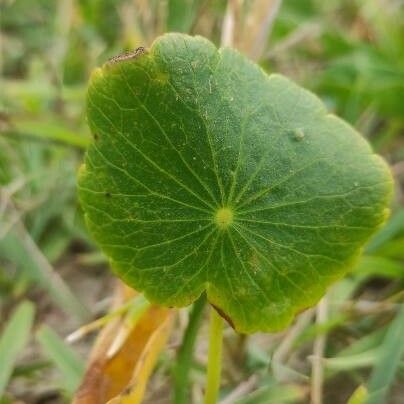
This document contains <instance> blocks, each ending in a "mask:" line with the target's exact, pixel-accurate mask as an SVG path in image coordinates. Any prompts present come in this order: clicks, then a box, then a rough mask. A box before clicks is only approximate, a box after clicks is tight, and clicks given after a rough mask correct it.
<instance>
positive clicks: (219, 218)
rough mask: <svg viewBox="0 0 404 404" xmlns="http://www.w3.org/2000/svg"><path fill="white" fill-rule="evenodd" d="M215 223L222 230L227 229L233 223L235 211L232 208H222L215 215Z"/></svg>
mask: <svg viewBox="0 0 404 404" xmlns="http://www.w3.org/2000/svg"><path fill="white" fill-rule="evenodd" d="M215 222H216V224H217V226H218V227H219V228H220V229H223V230H224V229H226V228H227V227H229V226H230V225H231V224H232V223H233V211H232V210H231V209H230V208H220V209H218V210H217V212H216V215H215Z"/></svg>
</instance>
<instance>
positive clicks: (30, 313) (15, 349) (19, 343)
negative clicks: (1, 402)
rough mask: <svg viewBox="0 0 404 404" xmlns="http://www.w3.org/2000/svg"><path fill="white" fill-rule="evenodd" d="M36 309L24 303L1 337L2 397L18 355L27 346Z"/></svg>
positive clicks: (18, 308) (0, 369) (16, 310)
mask: <svg viewBox="0 0 404 404" xmlns="http://www.w3.org/2000/svg"><path fill="white" fill-rule="evenodd" d="M34 314H35V309H34V305H33V304H32V303H31V302H28V301H26V302H22V303H20V305H19V306H18V307H17V308H16V309H15V311H14V313H13V315H12V316H11V318H10V320H9V321H8V323H7V324H6V326H5V328H4V331H3V333H2V334H1V337H0V397H2V396H3V393H4V390H5V388H6V386H7V383H8V381H9V379H10V376H11V374H12V372H13V368H14V364H15V362H16V360H17V357H18V354H19V353H20V352H21V351H22V350H23V348H24V346H25V345H26V344H27V342H28V339H29V335H30V331H31V328H32V323H33V321H34Z"/></svg>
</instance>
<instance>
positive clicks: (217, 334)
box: [205, 307, 223, 404]
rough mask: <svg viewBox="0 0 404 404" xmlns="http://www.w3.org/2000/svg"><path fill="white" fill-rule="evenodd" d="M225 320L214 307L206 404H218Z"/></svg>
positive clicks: (210, 332)
mask: <svg viewBox="0 0 404 404" xmlns="http://www.w3.org/2000/svg"><path fill="white" fill-rule="evenodd" d="M222 343H223V319H222V317H221V316H220V315H219V314H218V313H217V311H216V310H215V309H214V308H213V307H212V309H211V312H210V329H209V354H208V377H207V383H206V393H205V404H216V403H217V397H218V395H219V387H220V374H221V370H222Z"/></svg>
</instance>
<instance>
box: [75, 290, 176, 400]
mask: <svg viewBox="0 0 404 404" xmlns="http://www.w3.org/2000/svg"><path fill="white" fill-rule="evenodd" d="M136 293H137V292H135V291H134V290H132V289H129V288H128V287H126V286H124V285H123V284H121V283H120V284H119V285H118V288H117V293H116V297H115V302H114V307H115V308H116V307H119V306H120V305H122V304H123V303H124V302H126V301H128V300H129V299H132V298H133V297H134V296H135V295H136ZM173 315H174V311H173V310H170V309H167V308H163V307H159V306H154V305H151V306H150V307H149V308H148V309H147V310H146V312H145V313H144V314H143V315H142V316H141V318H140V319H139V321H138V322H137V323H136V325H135V326H134V328H133V329H132V330H131V331H130V332H129V334H128V336H127V338H126V339H125V341H124V342H123V343H122V345H121V346H120V348H119V349H118V350H117V352H116V353H115V354H114V355H113V356H112V357H111V356H110V355H108V351H109V350H110V347H111V345H112V344H113V342H114V340H115V338H116V336H117V335H118V334H119V332H120V330H121V328H122V327H123V326H124V324H123V322H122V317H118V318H116V319H113V320H111V322H109V323H108V324H107V325H106V326H105V327H104V329H103V330H102V331H101V333H100V335H99V336H98V338H97V340H96V342H95V345H94V348H93V351H92V353H91V355H90V359H89V366H88V368H87V371H86V373H85V375H84V379H83V382H82V384H81V386H80V387H79V389H78V391H77V393H76V395H75V398H74V400H73V404H104V403H106V402H108V401H109V400H111V399H112V398H114V397H116V396H119V395H120V394H121V393H122V392H123V391H125V392H127V391H131V392H132V391H134V389H135V390H136V392H137V393H136V397H137V400H138V401H131V403H137V402H140V400H141V399H142V397H143V394H144V391H145V387H146V384H147V381H148V379H149V377H150V374H151V372H152V370H153V367H154V364H155V362H156V359H157V357H158V354H159V353H160V351H161V349H162V348H163V346H164V343H165V341H166V339H167V337H168V335H169V333H170V330H171V324H172V320H173ZM129 382H130V383H129ZM128 384H129V386H130V387H128V388H127V386H128ZM114 402H120V401H114ZM125 402H128V401H125Z"/></svg>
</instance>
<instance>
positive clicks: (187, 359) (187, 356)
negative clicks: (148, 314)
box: [174, 294, 206, 404]
mask: <svg viewBox="0 0 404 404" xmlns="http://www.w3.org/2000/svg"><path fill="white" fill-rule="evenodd" d="M205 304H206V295H205V294H203V295H202V296H201V297H200V298H199V299H198V300H197V301H196V302H195V304H194V306H193V308H192V311H191V314H190V317H189V323H188V326H187V329H186V330H185V334H184V338H183V340H182V344H181V347H180V349H179V351H178V356H177V362H176V365H175V368H174V403H175V404H186V403H187V402H188V400H189V397H187V392H188V387H189V386H188V380H189V372H190V369H191V367H192V362H193V356H192V354H193V351H194V345H195V341H196V337H197V333H198V329H199V326H200V324H201V321H202V315H203V309H204V307H205Z"/></svg>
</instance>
